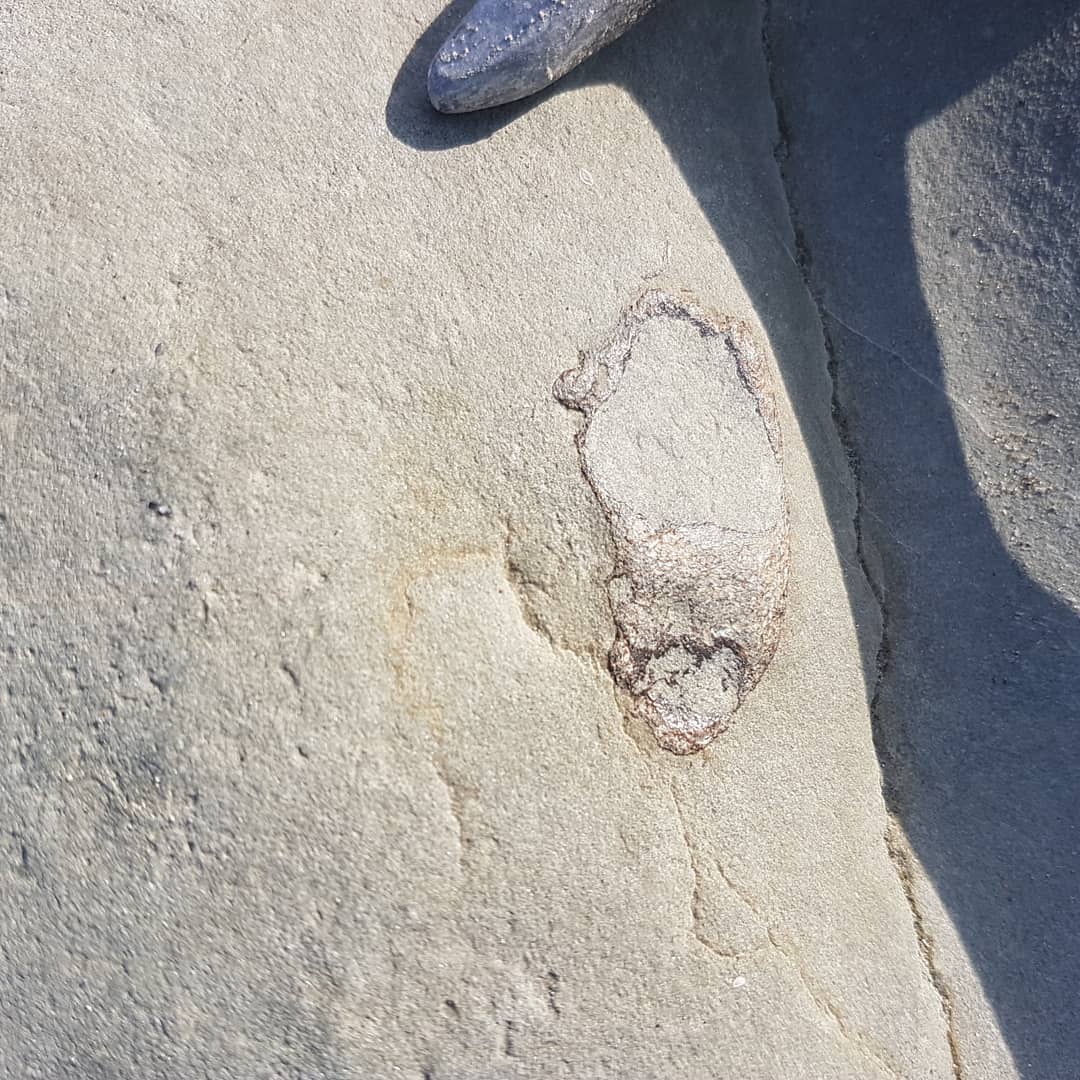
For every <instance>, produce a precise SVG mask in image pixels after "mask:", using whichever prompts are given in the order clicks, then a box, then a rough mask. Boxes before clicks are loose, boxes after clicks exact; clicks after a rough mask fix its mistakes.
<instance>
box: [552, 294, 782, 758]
mask: <svg viewBox="0 0 1080 1080" xmlns="http://www.w3.org/2000/svg"><path fill="white" fill-rule="evenodd" d="M554 392H555V396H556V397H557V398H558V400H559V401H561V402H562V403H563V404H564V405H566V406H567V407H569V408H572V409H577V410H579V411H580V412H582V413H583V414H584V416H585V423H584V424H583V425H582V427H581V430H580V431H579V432H578V435H577V447H578V454H579V457H580V461H581V468H582V471H583V472H584V474H585V477H586V479H587V480H588V482H589V484H590V485H591V487H592V490H593V492H594V493H595V495H596V498H597V500H598V501H599V503H600V505H601V507H602V508H603V510H604V513H605V515H606V516H607V519H608V522H609V523H610V527H611V534H612V537H613V540H614V543H615V552H616V564H615V567H614V572H613V574H612V576H611V578H610V580H609V584H608V593H609V599H610V603H611V611H612V615H613V617H614V621H615V641H614V643H613V645H612V646H611V650H610V653H609V664H610V668H611V673H612V676H613V678H614V680H615V683H616V686H617V687H618V688H619V691H620V694H619V696H620V701H621V702H622V705H623V708H624V709H625V710H626V711H627V712H629V713H631V714H633V715H636V716H639V717H640V718H641V719H643V720H644V721H646V722H647V723H648V725H649V726H650V727H651V728H652V730H653V732H654V734H655V736H656V739H657V741H658V742H659V743H660V745H661V746H663V747H665V748H667V749H668V750H671V751H673V752H674V753H679V754H685V753H691V752H693V751H695V750H700V749H701V748H702V747H704V746H706V745H707V744H708V743H709V742H711V741H712V740H713V739H714V738H715V737H716V736H717V735H718V734H720V733H721V732H722V731H724V730H725V729H726V728H727V727H728V725H729V723H730V721H731V717H732V715H733V714H734V712H735V710H736V709H738V707H739V705H740V704H741V703H742V701H743V699H744V698H745V697H746V695H747V694H748V693H749V692H750V691H751V690H752V689H753V687H754V686H755V685H756V683H757V682H758V680H759V679H760V678H761V676H762V674H763V673H764V671H765V669H766V667H767V666H768V664H769V661H770V660H771V659H772V657H773V654H774V653H775V652H776V647H777V644H778V641H779V636H780V625H781V619H782V615H783V609H784V601H785V595H786V591H787V580H788V562H789V560H788V516H787V506H786V498H785V492H784V479H783V468H782V448H781V436H780V426H779V421H778V417H777V410H776V403H775V396H774V393H773V390H772V385H771V377H770V375H769V371H768V367H767V365H766V360H765V355H764V352H763V350H762V349H761V347H760V346H759V345H758V344H757V343H756V342H755V341H754V338H753V336H752V335H751V333H750V331H749V329H748V328H747V327H746V326H745V324H743V323H741V322H739V321H737V320H734V319H726V318H720V317H716V316H714V315H712V314H710V313H709V312H707V311H705V310H704V309H703V308H702V307H701V306H700V305H698V304H697V302H696V301H695V300H693V299H692V298H691V297H689V296H687V295H683V294H672V293H668V292H663V291H660V290H650V291H649V292H646V293H644V294H643V295H642V296H641V297H640V298H639V299H638V300H637V301H636V302H635V303H634V304H633V305H632V306H631V307H630V308H628V309H627V310H626V311H624V312H623V315H622V317H621V319H620V320H619V324H618V326H617V327H616V330H615V332H614V334H613V335H612V336H611V337H610V339H609V340H608V341H607V343H606V344H604V345H603V346H601V347H600V348H599V349H596V350H593V351H590V352H586V353H583V354H582V356H581V359H580V363H579V364H578V366H577V367H575V368H572V369H570V370H568V371H566V372H564V373H563V375H562V376H561V377H560V378H559V380H558V381H557V382H556V384H555V388H554Z"/></svg>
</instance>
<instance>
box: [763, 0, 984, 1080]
mask: <svg viewBox="0 0 1080 1080" xmlns="http://www.w3.org/2000/svg"><path fill="white" fill-rule="evenodd" d="M770 17H771V2H770V0H762V4H761V47H762V55H763V58H764V64H765V69H766V73H767V76H768V84H769V93H770V96H771V98H772V104H773V111H774V114H775V117H776V127H777V135H778V142H777V144H776V147H775V152H774V160H775V163H776V168H777V172H778V174H779V178H780V184H781V187H782V189H783V192H784V197H785V202H786V205H787V212H788V219H789V222H790V225H791V230H792V234H793V236H794V240H795V257H794V262H795V265H796V267H797V268H798V270H799V272H800V274H801V276H802V279H803V284H804V286H805V288H806V291H807V294H808V295H809V297H810V299H811V301H812V302H813V304H814V307H815V310H816V311H817V316H818V323H819V325H820V327H821V335H822V342H823V345H824V348H825V352H826V356H827V357H828V374H829V379H830V382H831V386H832V400H831V413H832V419H833V426H834V428H835V430H836V434H837V438H838V440H839V442H840V445H841V447H842V448H843V451H844V455H845V457H846V459H847V464H848V468H849V470H850V472H851V477H852V481H853V483H852V485H851V487H850V488H849V490H850V491H851V493H852V495H853V498H854V500H855V512H854V514H853V517H852V528H853V531H854V534H855V551H856V557H857V559H858V564H859V569H860V571H861V573H862V575H863V577H864V579H865V581H866V583H867V586H868V587H869V589H870V592H871V594H872V595H873V597H874V601H875V603H876V604H877V607H878V610H879V613H880V618H881V637H880V640H879V644H878V651H877V656H876V658H875V680H874V686H873V690H872V693H871V699H870V722H871V729H872V732H873V737H874V746H875V750H876V751H877V755H878V762H879V767H880V769H881V785H882V794H883V797H884V800H885V806H886V811H887V813H888V814H889V822H890V823H889V826H888V830H887V832H886V837H885V847H886V851H887V853H888V856H889V860H890V862H891V863H892V865H893V868H894V870H895V872H896V875H897V879H898V881H899V883H900V887H901V890H902V892H903V894H904V897H905V900H906V901H907V904H908V907H909V909H910V911H911V917H912V923H913V927H914V931H915V938H916V942H917V946H918V949H919V954H920V957H921V959H922V962H923V965H924V968H925V970H926V973H927V978H928V979H929V981H930V983H931V985H932V986H933V987H934V990H935V992H936V993H937V995H938V998H939V1001H940V1006H941V1012H942V1017H943V1020H944V1027H945V1038H946V1041H947V1043H948V1048H949V1055H950V1059H951V1062H952V1068H953V1074H954V1077H955V1080H964V1072H963V1064H962V1061H961V1058H960V1053H959V1046H958V1040H957V1037H956V1031H955V1009H954V1006H953V1001H952V994H951V991H950V990H949V988H948V985H947V983H946V982H945V979H944V977H943V975H942V973H941V972H940V970H939V969H938V967H937V963H936V959H935V953H934V948H933V943H932V939H931V938H929V937H928V935H927V934H926V930H925V925H924V921H923V917H922V914H921V912H920V909H919V907H918V904H917V898H916V895H915V890H914V880H913V878H912V876H911V860H910V853H909V852H908V849H907V842H906V840H903V839H901V835H902V834H901V830H900V827H899V824H898V822H897V821H896V819H895V817H894V816H893V815H894V810H895V808H896V805H897V802H898V799H899V785H900V778H901V776H902V770H901V768H900V763H899V761H898V759H897V755H896V753H895V749H894V747H893V744H894V743H895V741H896V734H895V733H890V732H889V731H888V724H887V722H886V720H885V718H884V716H883V714H882V710H881V707H880V696H881V690H882V687H883V685H884V681H885V679H886V677H887V674H888V671H889V668H890V661H891V645H890V639H889V608H888V604H887V598H886V595H885V589H884V584H883V582H882V581H880V580H879V579H878V576H877V574H876V573H875V572H874V569H873V567H872V565H871V561H870V559H869V558H868V554H867V544H868V541H867V538H866V537H865V535H864V530H863V519H864V517H866V516H873V515H872V514H871V513H870V512H869V511H868V510H867V508H866V506H865V495H864V490H863V481H862V476H861V471H860V462H859V456H858V449H857V444H856V441H855V437H854V434H853V432H852V430H851V426H850V423H849V421H848V419H847V416H846V414H845V412H844V408H843V402H842V400H841V392H840V373H839V360H838V358H837V354H836V348H835V344H834V342H833V339H832V334H831V333H830V330H829V321H830V320H832V321H834V322H836V323H837V324H838V325H841V326H843V327H845V328H846V329H847V330H849V332H851V333H854V334H856V335H857V336H859V337H862V338H865V335H863V334H860V333H859V332H858V331H857V330H855V329H854V328H852V327H850V326H848V325H847V324H846V323H845V322H843V320H841V319H839V318H837V317H836V316H835V315H834V314H833V313H832V312H830V311H829V309H828V307H827V306H826V305H825V303H824V300H823V298H822V296H821V295H820V293H819V291H818V290H817V289H815V287H814V285H813V275H812V268H813V262H812V258H811V254H810V249H809V245H808V242H807V239H806V236H805V233H804V231H803V229H802V227H801V225H800V223H799V220H798V215H797V213H796V210H795V206H794V202H793V198H792V194H791V181H790V178H789V176H788V174H787V169H786V168H785V165H784V162H785V160H786V158H787V157H788V155H789V153H790V143H791V129H790V126H789V124H788V121H787V117H786V114H785V110H784V104H783V99H782V95H781V93H780V90H779V87H778V85H777V80H776V72H775V68H774V64H773V56H772V46H771V43H770V37H769V30H770ZM866 340H867V341H868V342H869V343H870V344H872V345H875V346H876V347H878V348H882V346H880V345H878V343H877V342H874V341H871V340H870V339H868V338H867V339H866ZM886 351H889V352H891V350H886ZM899 359H901V360H902V361H903V362H904V363H905V364H906V365H907V366H908V367H910V368H911V370H912V371H913V372H915V374H917V375H919V376H920V377H922V378H924V379H925V376H923V375H922V373H921V372H919V371H918V370H917V369H916V368H914V366H913V365H910V364H908V363H907V361H904V360H903V358H902V357H900V358H899ZM934 385H935V386H936V385H937V384H934ZM938 388H939V389H943V388H940V387H938Z"/></svg>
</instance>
